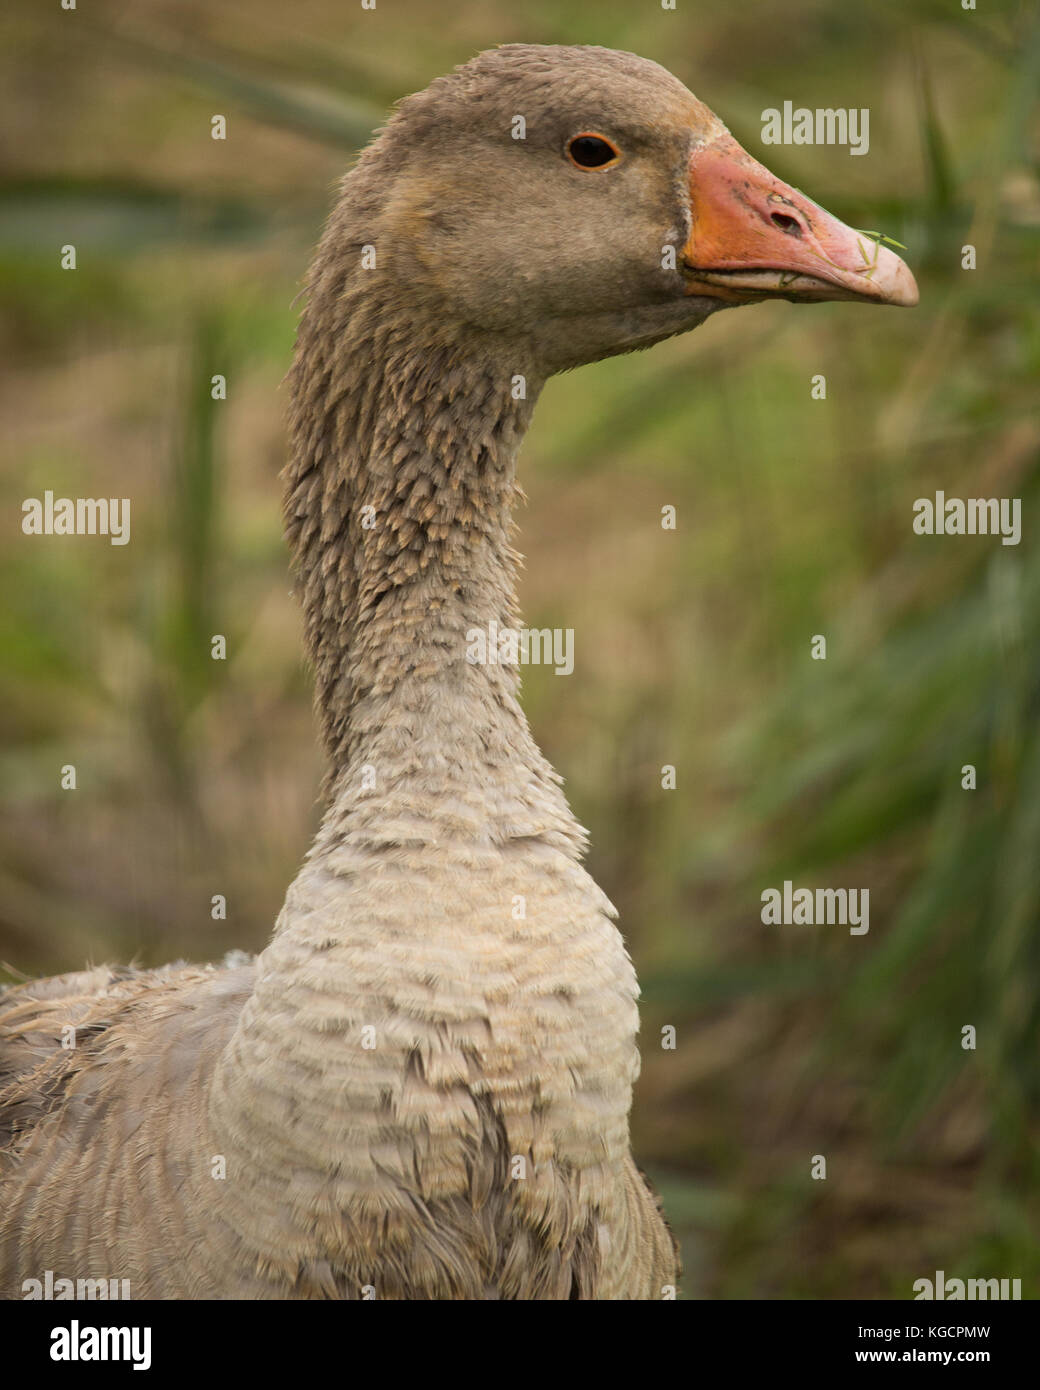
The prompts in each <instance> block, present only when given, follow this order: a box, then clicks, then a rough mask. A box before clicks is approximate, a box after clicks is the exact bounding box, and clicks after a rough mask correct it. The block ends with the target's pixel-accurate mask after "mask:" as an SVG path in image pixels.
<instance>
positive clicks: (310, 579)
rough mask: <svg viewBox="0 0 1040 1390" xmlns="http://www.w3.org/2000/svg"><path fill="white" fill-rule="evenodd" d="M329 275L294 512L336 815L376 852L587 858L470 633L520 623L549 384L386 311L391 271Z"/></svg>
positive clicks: (299, 374)
mask: <svg viewBox="0 0 1040 1390" xmlns="http://www.w3.org/2000/svg"><path fill="white" fill-rule="evenodd" d="M327 279H328V277H327V276H319V277H318V282H317V284H316V286H315V297H314V300H313V302H312V304H311V306H310V307H309V309H308V312H307V314H306V315H305V318H304V321H303V323H302V324H301V330H300V336H299V344H298V349H297V358H296V363H295V366H294V369H293V374H292V391H293V417H292V435H293V437H292V445H293V457H292V462H291V463H290V465H289V468H288V469H287V472H286V496H285V516H286V526H287V533H288V536H289V540H290V543H291V545H292V548H293V552H294V560H295V567H296V571H297V574H298V577H299V581H300V585H301V589H302V601H303V607H304V612H305V628H306V640H307V645H308V649H309V653H310V657H311V660H312V662H313V665H314V670H315V679H316V685H317V705H318V709H319V712H320V717H321V721H322V727H323V733H324V738H325V743H326V748H327V751H328V755H329V760H330V767H329V775H328V779H327V783H326V787H327V791H328V792H329V794H330V797H331V800H332V802H333V808H332V813H331V814H330V817H329V822H330V823H331V825H332V826H333V827H334V833H335V835H336V837H337V838H341V836H342V833H343V830H344V825H343V822H344V818H347V819H349V823H350V830H351V833H352V835H353V837H354V843H355V845H360V844H362V843H367V844H368V845H369V847H371V848H378V847H379V846H380V845H382V844H386V843H398V842H399V841H400V840H401V838H402V836H404V837H406V838H407V839H409V840H411V841H413V842H414V841H422V840H424V839H426V840H429V841H431V842H434V841H437V840H439V839H441V838H442V837H443V834H444V833H445V831H446V830H450V831H451V833H452V834H454V835H463V836H465V835H466V834H467V833H471V834H473V835H476V836H477V837H478V838H481V839H490V840H491V841H492V842H494V841H498V840H505V839H508V838H517V837H526V836H530V835H535V834H537V835H539V836H540V837H541V838H542V839H544V840H547V841H550V842H554V843H556V844H557V845H558V846H560V847H564V846H566V847H567V848H568V849H569V850H571V852H574V851H575V850H576V849H577V848H578V847H579V846H580V845H581V843H582V838H583V836H582V832H581V831H580V829H579V828H578V827H577V825H576V824H575V822H574V820H573V818H572V817H571V815H570V812H569V810H568V809H567V806H566V803H565V801H564V799H563V797H562V795H561V794H560V792H559V789H558V783H557V779H556V777H555V774H553V772H552V771H551V769H550V768H549V766H548V764H547V763H546V762H545V761H544V759H543V758H542V757H541V755H540V753H539V752H538V750H537V748H536V746H535V744H534V742H533V740H532V738H531V735H530V732H529V730H528V727H527V723H526V720H525V718H524V715H523V713H522V710H521V709H520V706H519V704H518V702H517V685H518V679H517V672H516V669H515V667H513V666H511V665H507V664H501V663H498V662H496V663H494V664H492V663H483V664H481V663H474V662H471V661H470V660H467V650H468V649H469V648H470V647H471V646H472V643H471V642H470V641H469V640H468V638H467V634H468V633H469V634H472V632H473V630H474V629H477V630H480V631H482V632H484V633H487V632H489V631H490V630H493V629H492V624H497V627H498V629H501V628H503V627H515V626H516V625H517V623H518V611H517V605H516V597H515V576H516V568H517V563H518V560H519V557H518V556H517V555H516V553H515V552H514V551H513V549H512V547H511V544H510V535H511V530H512V508H513V505H514V502H515V501H516V500H517V499H518V497H519V496H520V495H521V494H520V490H519V487H518V485H517V482H516V456H517V452H518V450H519V447H520V442H521V439H522V437H523V434H524V431H525V430H526V427H527V424H528V421H529V418H530V413H531V410H532V407H533V404H534V397H535V396H536V394H537V391H538V388H539V386H540V382H538V381H537V379H536V377H535V376H534V374H533V372H531V371H530V369H529V367H528V364H527V363H526V362H525V361H523V360H522V355H521V354H520V353H519V352H517V350H516V349H515V348H512V349H509V350H503V349H502V348H501V347H496V346H495V345H494V342H493V340H490V339H488V338H484V339H483V340H481V339H480V337H479V335H472V334H471V335H465V336H466V338H467V340H466V341H465V343H460V342H459V341H458V340H457V337H456V336H453V335H452V333H451V332H449V331H447V330H445V329H443V328H441V327H438V326H437V325H432V324H431V325H428V326H426V328H425V329H424V328H423V326H422V323H421V322H419V323H417V322H416V321H415V320H414V319H412V318H404V317H401V318H394V317H393V316H389V317H388V316H387V314H386V312H385V309H384V307H383V305H384V304H385V299H384V294H383V293H381V292H380V287H379V285H378V282H376V281H375V277H374V276H372V277H370V280H371V284H370V283H366V277H365V274H364V272H360V271H355V272H354V277H353V281H348V282H347V284H346V285H344V284H343V283H342V282H341V281H337V280H333V284H334V285H335V286H336V289H337V292H336V293H334V294H330V293H329V292H328V290H329V286H328V283H327ZM458 336H463V335H458ZM507 359H509V360H507Z"/></svg>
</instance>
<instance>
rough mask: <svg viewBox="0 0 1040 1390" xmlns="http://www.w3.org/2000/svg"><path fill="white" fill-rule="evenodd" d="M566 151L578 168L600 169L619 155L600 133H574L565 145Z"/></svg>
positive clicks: (618, 157)
mask: <svg viewBox="0 0 1040 1390" xmlns="http://www.w3.org/2000/svg"><path fill="white" fill-rule="evenodd" d="M567 153H568V154H569V155H570V157H571V160H572V161H573V163H575V164H577V166H578V168H579V169H601V168H602V167H603V165H604V164H612V163H613V162H614V161H615V160H616V159H620V158H621V156H620V154H619V153H618V151H617V150H616V149H615V147H614V146H613V145H612V144H611V143H610V141H609V140H604V138H603V136H602V135H576V136H575V137H574V139H573V140H572V141H571V143H570V144H569V145H568V146H567Z"/></svg>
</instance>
